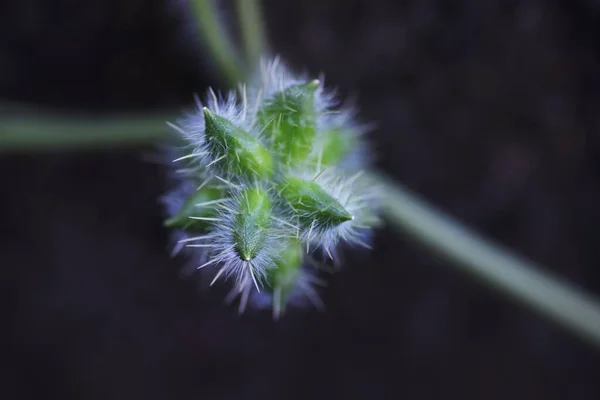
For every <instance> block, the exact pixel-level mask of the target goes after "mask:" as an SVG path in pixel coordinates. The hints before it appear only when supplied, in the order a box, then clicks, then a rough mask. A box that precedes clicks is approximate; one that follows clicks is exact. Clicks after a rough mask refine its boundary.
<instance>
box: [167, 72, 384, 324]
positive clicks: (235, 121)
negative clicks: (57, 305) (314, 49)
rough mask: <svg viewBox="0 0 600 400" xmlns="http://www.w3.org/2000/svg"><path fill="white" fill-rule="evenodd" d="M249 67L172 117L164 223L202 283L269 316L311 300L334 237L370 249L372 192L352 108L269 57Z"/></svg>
mask: <svg viewBox="0 0 600 400" xmlns="http://www.w3.org/2000/svg"><path fill="white" fill-rule="evenodd" d="M257 75H258V76H257V77H256V78H255V79H253V80H252V81H251V83H250V85H249V86H247V87H246V86H241V87H240V90H239V91H238V92H237V93H236V92H231V93H229V94H228V95H227V96H225V97H220V96H217V95H216V94H215V93H214V92H213V91H209V95H208V98H207V101H206V103H205V105H203V104H202V103H201V102H200V101H198V102H197V103H198V104H197V105H198V108H197V110H194V111H193V112H192V113H190V114H188V115H186V116H184V117H182V118H181V119H180V120H179V121H177V122H176V123H174V124H171V126H172V127H173V128H174V132H175V133H176V134H177V135H178V136H179V139H180V141H181V143H182V145H181V146H176V147H175V148H174V149H173V152H174V154H175V157H174V160H173V163H172V164H173V165H175V166H176V167H175V170H174V172H175V174H174V175H175V182H176V185H175V187H174V188H173V190H172V191H171V192H169V193H167V194H166V195H165V196H164V204H165V206H166V207H165V208H166V211H167V214H168V215H167V219H166V222H165V224H166V225H167V226H168V227H170V228H172V229H173V230H174V236H175V237H176V239H177V240H176V241H177V245H176V248H175V250H176V251H180V250H182V249H185V250H186V251H187V252H188V254H190V255H192V257H191V259H192V260H193V261H194V262H195V263H197V264H198V265H197V266H196V267H197V268H198V269H202V270H210V272H211V274H212V283H214V282H216V281H217V280H220V279H223V280H228V281H231V282H233V284H234V286H233V289H232V291H231V292H230V296H229V297H230V299H232V300H233V299H234V298H237V297H239V300H240V301H239V310H240V311H244V309H245V308H246V307H247V305H248V304H250V305H254V306H256V307H272V309H273V315H274V316H275V317H278V316H280V315H281V314H282V313H283V312H284V311H285V309H286V306H288V305H290V304H293V303H297V304H302V303H304V300H309V301H310V302H312V303H313V304H314V305H315V306H321V301H320V299H319V296H318V293H317V290H316V289H315V285H316V284H317V285H318V284H319V283H321V281H320V280H319V278H318V277H317V274H316V268H318V266H319V265H321V263H322V262H323V260H327V259H331V260H333V261H334V263H335V261H336V259H337V258H338V250H339V247H340V245H342V244H344V243H347V244H350V245H359V246H365V247H368V240H369V233H370V231H371V230H372V228H373V227H374V226H375V225H376V224H377V221H378V219H377V215H376V199H377V196H376V192H377V191H376V190H375V189H376V188H374V187H373V185H372V184H370V183H369V182H368V181H367V180H366V179H364V175H363V171H364V169H365V167H366V164H367V159H368V152H367V151H366V148H365V143H364V141H363V134H364V132H365V129H364V128H363V127H361V126H359V125H357V124H356V122H355V121H354V113H353V109H352V108H351V107H339V106H338V104H336V102H335V100H334V96H333V95H332V94H331V93H330V92H327V91H326V90H325V89H324V87H323V85H322V82H320V81H318V80H309V79H304V78H300V77H298V76H295V75H293V74H292V73H290V71H289V70H288V69H287V68H285V67H284V66H282V65H281V63H280V62H279V61H278V60H275V61H272V62H268V63H264V64H262V66H261V69H260V73H259V74H257Z"/></svg>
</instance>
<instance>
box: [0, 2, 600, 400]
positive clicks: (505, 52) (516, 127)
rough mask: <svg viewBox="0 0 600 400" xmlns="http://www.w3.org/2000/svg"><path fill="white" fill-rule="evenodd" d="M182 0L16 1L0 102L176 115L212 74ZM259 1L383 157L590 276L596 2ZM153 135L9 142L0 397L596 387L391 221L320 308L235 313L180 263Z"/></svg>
mask: <svg viewBox="0 0 600 400" xmlns="http://www.w3.org/2000/svg"><path fill="white" fill-rule="evenodd" d="M186 7H187V5H186V3H185V1H184V0H177V1H170V0H162V1H161V0H152V1H142V0H86V1H68V0H60V1H59V0H54V1H48V0H13V1H9V0H4V1H3V2H2V3H0V98H1V99H2V100H10V101H23V102H28V103H32V104H36V105H43V106H52V107H54V108H59V109H63V110H65V111H69V110H70V111H88V112H98V113H106V112H110V111H132V110H138V111H140V110H146V111H150V112H156V113H158V112H159V111H158V110H161V109H163V108H169V109H184V107H186V106H187V105H188V104H190V101H191V98H192V97H191V96H192V93H193V92H203V91H204V90H205V88H206V87H207V85H209V84H210V85H218V83H219V81H218V76H217V75H216V74H215V73H214V69H213V68H212V66H211V64H210V62H209V61H208V60H207V55H206V53H205V51H204V49H203V48H202V45H201V43H199V42H198V40H196V39H194V37H193V35H194V29H193V21H192V16H191V15H190V14H189V12H188V11H187V10H186ZM265 9H266V13H267V22H268V27H269V30H270V35H269V36H270V39H271V43H272V45H273V48H274V49H275V50H276V51H277V52H279V53H280V54H281V55H282V56H283V58H284V59H286V60H288V62H289V63H290V64H292V65H294V66H296V67H307V68H308V69H309V70H310V71H313V72H314V73H318V72H319V71H324V72H325V73H326V76H327V81H328V83H329V84H331V85H334V86H337V87H338V88H339V90H340V92H341V93H342V94H346V95H356V96H357V98H358V104H359V105H360V107H361V117H362V119H363V120H365V121H374V122H377V129H376V130H374V131H373V133H372V135H371V138H372V142H373V145H374V147H375V148H376V150H377V156H378V161H377V162H378V167H379V168H381V169H382V170H384V171H386V172H388V173H389V174H391V175H392V176H393V177H394V178H396V179H398V180H399V181H401V182H403V183H405V184H406V185H408V186H409V187H410V188H411V189H413V190H415V191H417V192H419V193H421V194H422V195H423V196H425V197H426V198H427V199H429V200H431V201H432V202H433V203H435V204H437V205H439V206H440V207H442V208H443V209H444V210H446V211H447V212H449V213H451V214H452V215H454V216H455V217H457V218H458V219H460V220H461V221H464V222H465V223H467V224H468V225H469V226H471V227H473V228H475V229H477V230H479V231H482V232H484V233H485V234H487V235H489V236H490V237H492V238H494V239H496V240H497V241H499V242H501V243H503V244H506V245H507V246H509V247H511V248H513V249H515V250H516V251H518V252H520V253H521V254H523V255H525V256H527V257H529V258H531V259H533V260H535V261H537V262H539V263H541V264H543V265H545V266H547V268H548V269H550V270H552V271H554V272H556V273H558V274H560V275H561V276H563V277H565V278H567V279H569V280H571V281H573V282H576V283H578V284H580V285H581V286H583V287H585V288H587V289H588V290H591V291H595V292H600V269H599V268H598V267H599V266H600V265H599V260H600V254H599V247H598V243H600V237H599V235H598V233H597V229H598V223H599V222H600V214H599V211H598V204H599V203H600V135H599V128H600V112H598V110H599V108H598V106H599V105H600V77H599V74H598V71H599V61H600V52H599V51H600V25H599V22H600V2H598V1H594V0H564V1H544V0H523V1H508V0H504V1H500V0H485V1H482V0H462V1H458V0H455V1H451V0H419V1H399V0H319V1H317V0H295V1H289V0H269V1H265ZM231 18H233V17H231ZM152 151H153V149H152V148H136V149H126V150H114V151H101V152H100V151H98V152H93V151H87V152H84V153H77V154H75V153H66V152H65V153H61V152H53V153H51V154H42V153H38V154H28V155H6V154H3V155H2V156H1V158H0V183H1V189H0V191H1V193H0V235H1V240H0V266H1V267H2V268H1V269H0V273H1V274H2V275H1V277H0V282H1V283H2V290H1V291H0V293H2V297H3V299H2V300H3V301H2V302H1V303H0V304H1V306H0V307H2V309H1V311H2V316H3V317H2V320H3V321H2V325H1V326H2V328H0V331H2V335H3V336H4V335H6V336H5V337H6V338H5V339H3V340H2V341H1V344H0V346H1V347H2V348H1V354H2V356H1V357H0V369H1V370H3V371H4V372H2V373H1V374H0V376H2V380H4V382H2V384H1V385H0V397H1V398H3V399H29V398H40V397H42V396H43V397H44V398H57V399H58V398H61V399H90V400H91V399H128V400H130V399H138V398H139V399H148V400H150V399H179V398H185V399H192V398H194V399H200V398H206V399H262V400H265V399H307V398H308V399H312V398H314V399H331V398H336V399H337V398H340V399H367V398H374V399H400V398H402V399H437V398H440V399H488V400H491V399H502V400H505V399H509V398H510V399H537V398H540V399H541V398H543V399H598V398H600V382H599V378H600V372H599V365H600V364H599V362H600V356H599V355H600V354H599V353H598V352H597V351H595V350H594V349H593V348H591V347H588V346H586V345H584V344H583V343H581V342H579V341H578V340H575V339H573V338H572V337H571V336H569V335H567V334H565V333H563V332H562V331H561V330H559V329H558V328H556V327H555V326H554V325H551V324H549V323H548V322H546V321H545V320H543V319H541V318H539V317H538V316H536V315H534V314H533V313H530V312H528V311H527V310H524V309H522V308H521V307H520V306H517V305H515V304H513V303H511V302H508V301H507V300H506V299H505V298H503V297H501V296H500V295H498V294H497V293H495V292H491V291H490V290H488V288H487V287H485V286H482V285H480V284H479V282H475V281H472V280H470V279H468V278H467V277H465V276H463V275H461V273H460V272H458V271H457V270H455V269H454V268H453V267H452V266H449V265H448V264H447V263H446V262H444V260H443V259H440V258H439V257H438V256H435V255H432V254H430V253H429V252H428V251H426V250H424V249H422V248H420V247H419V246H418V245H416V244H415V243H413V241H411V240H409V239H408V238H406V237H402V236H398V235H397V234H396V233H394V232H393V231H391V230H382V231H381V232H380V233H379V234H378V235H377V237H376V242H375V250H374V251H373V252H371V253H358V254H353V255H352V256H351V257H347V262H346V264H345V269H344V270H343V272H340V273H339V274H337V275H335V276H334V277H333V279H331V282H330V285H329V288H328V289H327V290H326V291H325V293H324V300H325V303H326V306H327V312H326V313H319V312H317V311H315V310H311V309H307V310H299V311H295V312H293V313H290V314H289V315H287V316H286V317H285V318H283V319H282V320H281V321H279V322H278V323H273V322H272V320H271V316H270V314H269V313H268V312H249V313H247V314H246V315H244V316H242V317H238V316H237V314H236V310H235V308H233V307H227V306H225V305H223V304H222V295H223V293H221V292H219V290H216V291H211V292H209V293H205V292H203V291H201V290H199V289H198V284H197V282H195V281H194V280H193V279H184V278H182V276H181V266H182V261H181V260H177V259H175V260H174V259H171V258H170V257H169V253H168V246H169V238H168V232H166V231H165V230H164V229H163V228H162V225H161V209H160V206H159V204H158V202H157V197H158V196H160V195H161V193H162V192H163V191H164V190H165V188H166V182H165V179H164V175H165V174H164V172H163V171H162V170H161V168H160V167H159V166H157V165H155V164H153V163H149V162H147V161H145V159H144V154H147V153H148V152H152Z"/></svg>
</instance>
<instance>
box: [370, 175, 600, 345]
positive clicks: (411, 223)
mask: <svg viewBox="0 0 600 400" xmlns="http://www.w3.org/2000/svg"><path fill="white" fill-rule="evenodd" d="M374 179H376V180H377V181H378V182H379V183H380V184H382V185H383V187H384V196H383V203H382V206H383V211H384V214H385V216H386V217H387V218H386V220H387V221H389V222H390V223H391V225H392V226H393V227H394V228H396V229H398V230H401V231H404V232H406V233H407V234H409V235H410V236H412V237H414V238H415V239H417V240H418V241H419V242H421V243H423V244H425V245H426V246H428V247H430V248H431V249H432V250H434V251H436V252H438V253H441V254H442V255H444V256H445V258H447V259H448V260H450V261H452V262H453V263H454V264H455V266H456V267H458V268H459V269H460V270H462V271H463V272H465V273H467V274H470V275H472V276H474V277H476V278H478V279H480V280H481V281H482V282H484V283H486V284H488V285H490V286H492V287H494V288H495V289H496V290H498V291H500V292H502V293H504V294H506V295H508V296H510V297H512V298H513V299H515V300H517V301H519V302H520V303H522V304H523V305H525V306H527V307H528V308H530V309H532V310H534V311H536V312H538V313H539V314H541V315H543V316H546V317H548V318H549V319H551V320H553V321H555V322H557V323H559V324H560V325H562V326H563V327H564V328H567V329H568V330H570V331H571V332H572V333H574V334H576V335H577V336H579V337H581V338H583V339H586V340H588V341H589V342H591V343H592V344H594V345H596V346H600V301H599V299H597V298H596V297H593V296H591V295H589V294H586V293H584V292H583V291H582V290H580V289H579V288H577V287H575V286H572V285H570V284H568V283H567V282H565V281H564V279H559V278H556V277H553V276H551V275H550V274H548V273H546V272H543V271H542V269H541V268H539V267H538V266H536V265H535V264H533V263H532V262H530V261H527V260H524V259H522V258H520V257H518V256H516V255H514V254H511V252H510V251H508V250H507V249H503V248H501V247H500V246H498V245H494V244H492V243H491V242H490V241H488V240H486V239H484V238H482V237H481V236H479V235H477V234H476V233H474V232H473V231H470V230H468V229H467V228H465V227H464V226H462V225H460V224H459V223H458V222H457V221H455V220H453V219H452V218H450V217H449V216H447V215H445V214H443V213H441V212H439V211H437V210H435V209H433V208H432V207H431V206H430V205H428V204H426V203H425V202H423V201H422V200H420V199H419V198H418V197H417V196H416V195H414V194H412V193H410V192H409V191H408V190H407V189H405V188H403V187H402V186H401V185H399V184H397V183H395V182H392V181H391V180H389V179H388V178H385V177H384V176H383V175H378V176H375V177H374Z"/></svg>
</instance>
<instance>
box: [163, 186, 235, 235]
mask: <svg viewBox="0 0 600 400" xmlns="http://www.w3.org/2000/svg"><path fill="white" fill-rule="evenodd" d="M223 195H224V193H223V191H222V190H221V189H217V188H213V187H202V188H200V189H198V190H197V191H196V192H195V193H194V194H193V195H192V196H191V197H190V198H189V199H187V200H186V202H185V203H184V204H183V206H182V207H181V209H180V210H179V212H177V214H175V215H174V216H172V217H171V218H169V219H167V220H166V221H165V223H164V225H165V226H167V227H170V228H180V229H183V230H184V231H186V232H201V231H203V230H205V229H206V228H208V221H209V220H210V218H213V217H214V216H215V213H216V209H217V204H219V203H220V202H221V201H222V199H223Z"/></svg>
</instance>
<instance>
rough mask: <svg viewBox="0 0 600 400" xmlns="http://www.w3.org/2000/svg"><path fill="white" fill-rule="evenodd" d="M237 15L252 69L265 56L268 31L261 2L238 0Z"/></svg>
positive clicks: (247, 57)
mask: <svg viewBox="0 0 600 400" xmlns="http://www.w3.org/2000/svg"><path fill="white" fill-rule="evenodd" d="M237 13H238V18H239V22H240V29H241V32H242V39H243V42H244V49H245V51H246V59H247V62H248V65H249V66H250V69H252V68H254V67H255V66H256V65H258V63H259V61H260V57H261V56H262V55H263V54H265V52H266V51H267V49H266V43H267V41H266V31H265V24H264V20H263V13H262V10H261V6H260V0H237Z"/></svg>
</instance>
